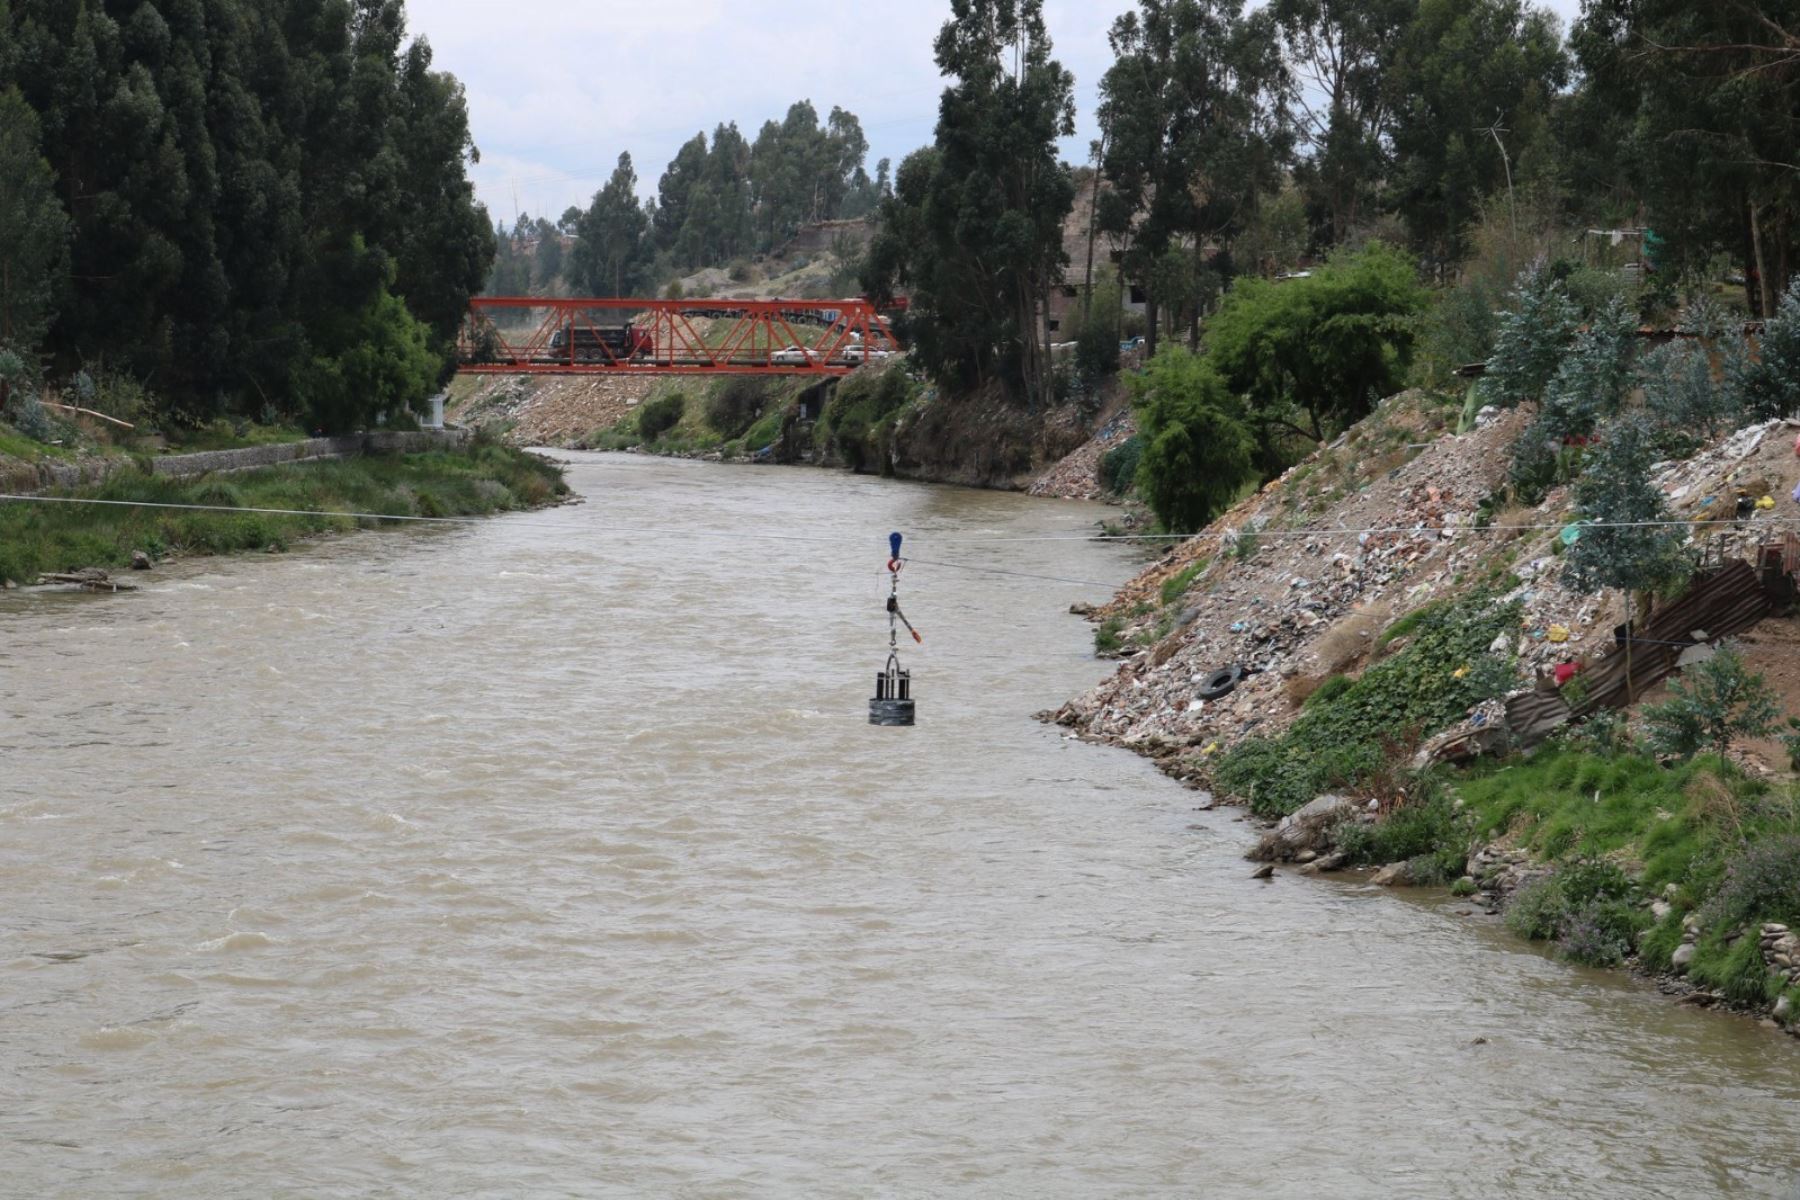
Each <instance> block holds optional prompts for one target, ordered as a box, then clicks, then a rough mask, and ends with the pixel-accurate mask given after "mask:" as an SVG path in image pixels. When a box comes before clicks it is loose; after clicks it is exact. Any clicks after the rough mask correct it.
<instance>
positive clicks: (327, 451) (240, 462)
mask: <svg viewBox="0 0 1800 1200" xmlns="http://www.w3.org/2000/svg"><path fill="white" fill-rule="evenodd" d="M468 440H469V434H468V432H467V431H465V430H460V429H445V430H419V431H417V432H378V433H358V434H352V435H351V436H349V437H337V438H309V439H307V440H306V441H304V442H287V443H284V444H282V445H279V446H246V447H244V448H243V449H241V450H207V451H203V452H201V453H198V454H165V455H162V456H160V457H157V458H153V459H150V460H149V463H150V473H151V474H153V475H158V476H161V477H163V478H165V479H189V478H192V477H193V476H195V475H207V474H213V473H225V472H231V471H254V470H256V469H257V468H258V467H277V466H280V465H282V464H283V463H294V462H308V461H310V460H313V459H320V458H355V457H356V456H357V455H359V454H423V453H426V452H428V451H431V450H454V449H457V448H459V447H461V446H463V445H464V444H466V443H467V442H468ZM137 468H138V464H137V461H136V460H133V459H129V458H107V459H95V460H91V461H89V462H84V463H69V464H63V463H55V464H52V463H40V464H37V465H36V466H34V467H22V468H19V469H18V470H15V471H13V472H10V473H9V474H8V477H7V478H5V479H0V487H4V488H5V489H6V490H8V491H24V492H33V491H42V490H45V489H48V488H72V487H86V486H91V485H93V484H96V483H101V482H103V481H105V480H106V479H107V478H109V477H110V476H112V475H114V474H117V473H118V472H120V471H135V470H137Z"/></svg>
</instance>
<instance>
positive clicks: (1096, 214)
mask: <svg viewBox="0 0 1800 1200" xmlns="http://www.w3.org/2000/svg"><path fill="white" fill-rule="evenodd" d="M1105 161H1106V135H1105V134H1102V135H1101V136H1100V145H1099V147H1098V150H1097V151H1096V153H1095V155H1094V196H1093V199H1092V200H1090V201H1089V203H1088V247H1087V275H1086V278H1085V279H1084V281H1083V284H1082V289H1081V323H1082V325H1083V326H1086V325H1087V322H1088V317H1089V316H1090V315H1091V313H1092V311H1093V304H1094V226H1095V224H1096V222H1098V221H1099V219H1100V164H1101V163H1102V162H1105Z"/></svg>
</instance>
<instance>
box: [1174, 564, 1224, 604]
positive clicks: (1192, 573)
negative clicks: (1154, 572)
mask: <svg viewBox="0 0 1800 1200" xmlns="http://www.w3.org/2000/svg"><path fill="white" fill-rule="evenodd" d="M1211 565H1212V559H1210V558H1197V559H1195V560H1194V561H1193V562H1191V563H1189V564H1188V565H1187V566H1185V567H1183V568H1182V569H1181V570H1180V571H1178V572H1176V573H1175V574H1173V575H1171V576H1169V578H1167V579H1165V580H1163V585H1162V602H1163V603H1164V604H1173V603H1175V602H1176V601H1177V600H1179V599H1181V598H1182V597H1183V596H1185V595H1187V590H1188V588H1190V587H1192V586H1193V585H1194V580H1196V579H1198V578H1200V573H1201V572H1202V571H1204V570H1206V568H1207V567H1209V566H1211Z"/></svg>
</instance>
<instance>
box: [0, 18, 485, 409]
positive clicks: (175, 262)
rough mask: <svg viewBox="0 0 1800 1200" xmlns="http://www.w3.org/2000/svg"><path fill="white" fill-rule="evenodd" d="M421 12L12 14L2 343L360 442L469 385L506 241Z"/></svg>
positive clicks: (61, 366) (177, 399)
mask: <svg viewBox="0 0 1800 1200" xmlns="http://www.w3.org/2000/svg"><path fill="white" fill-rule="evenodd" d="M475 159H476V150H475V147H474V145H473V143H472V142H471V140H470V134H469V122H468V113H467V109H466V105H465V102H464V96H463V89H462V87H461V85H460V84H459V83H458V82H457V81H456V80H455V79H454V78H453V77H452V76H450V75H448V74H445V73H444V72H441V71H437V70H434V69H433V68H432V56H431V48H430V46H429V45H428V44H427V43H426V42H425V41H424V40H423V39H417V40H413V41H410V42H409V41H408V40H407V37H406V14H405V5H404V0H86V2H83V3H72V2H69V0H0V343H3V344H4V346H5V347H7V348H10V349H9V355H10V357H11V358H12V359H16V360H18V361H20V362H23V363H24V364H26V370H27V372H28V373H35V372H36V371H39V370H42V369H44V368H48V370H50V371H51V372H53V373H56V374H59V375H63V376H69V375H74V374H75V373H77V372H80V373H83V375H84V376H85V377H87V378H89V379H90V380H92V379H98V380H100V381H102V383H103V384H104V382H105V381H107V380H111V379H126V380H130V381H133V383H134V384H135V385H136V386H139V387H143V388H148V389H150V390H152V391H153V392H154V393H156V394H157V395H158V396H159V397H160V398H161V403H162V404H164V405H165V406H166V408H167V415H170V416H173V417H176V418H178V419H183V418H185V419H193V420H205V419H209V418H212V417H216V416H220V415H243V416H257V415H266V416H270V417H271V418H280V419H296V418H302V419H305V420H306V421H308V422H309V423H312V424H315V425H318V426H321V427H324V428H328V429H342V428H348V427H352V426H355V425H358V424H361V423H363V422H366V421H368V420H370V419H371V418H372V417H373V415H374V414H376V413H378V412H382V411H388V412H399V411H404V410H405V409H406V407H407V406H408V405H410V404H413V403H416V402H417V401H418V400H420V399H422V398H423V397H424V396H425V395H426V394H427V392H428V391H429V390H430V389H431V388H432V387H434V386H436V384H437V383H438V382H439V381H440V380H441V378H442V377H443V376H445V375H446V374H447V372H448V370H449V369H450V365H451V362H452V359H451V355H450V349H451V345H452V341H453V338H454V336H455V332H456V329H457V325H458V323H459V321H460V320H461V318H462V315H463V313H464V311H465V309H466V307H467V303H468V298H469V296H470V295H471V294H473V292H474V291H475V290H476V288H477V287H479V285H480V283H481V281H482V279H483V278H484V277H485V275H486V273H487V270H488V267H489V264H490V263H491V261H492V259H493V255H494V249H495V243H494V233H493V230H492V228H491V226H490V225H489V222H488V217H487V214H486V212H485V211H484V210H483V209H482V207H481V206H480V205H479V204H477V203H476V201H475V198H474V192H473V189H472V187H471V185H470V183H469V180H468V176H467V167H468V165H469V164H470V163H471V162H473V161H475Z"/></svg>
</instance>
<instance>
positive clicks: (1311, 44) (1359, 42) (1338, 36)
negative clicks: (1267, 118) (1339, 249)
mask: <svg viewBox="0 0 1800 1200" xmlns="http://www.w3.org/2000/svg"><path fill="white" fill-rule="evenodd" d="M1418 9H1419V0H1272V3H1271V4H1270V5H1269V10H1270V12H1272V13H1273V14H1274V16H1275V20H1276V21H1277V22H1278V23H1279V25H1280V27H1281V38H1282V43H1283V46H1284V49H1285V51H1286V54H1287V61H1288V69H1289V71H1290V73H1291V79H1290V83H1291V87H1292V91H1291V93H1290V95H1291V100H1292V105H1293V111H1294V114H1295V118H1296V126H1297V132H1298V134H1299V136H1300V139H1301V140H1302V142H1303V143H1304V144H1305V147H1306V150H1307V155H1306V158H1305V159H1304V161H1302V162H1301V163H1300V164H1299V167H1298V169H1297V171H1296V174H1298V176H1299V178H1300V180H1301V183H1302V186H1303V187H1304V189H1305V191H1306V194H1307V197H1308V199H1309V201H1310V202H1311V205H1312V207H1313V208H1314V209H1315V210H1316V211H1319V212H1322V213H1323V214H1324V215H1325V217H1326V221H1327V228H1328V233H1329V240H1330V241H1332V242H1340V241H1342V240H1343V239H1344V237H1345V236H1346V235H1347V234H1348V233H1349V232H1350V230H1351V229H1352V228H1353V227H1354V226H1355V225H1356V224H1357V223H1358V222H1359V221H1360V220H1362V219H1363V218H1364V217H1366V216H1367V215H1369V213H1370V212H1371V211H1372V210H1373V208H1374V207H1375V204H1376V202H1377V197H1378V189H1379V188H1380V185H1381V181H1382V179H1383V178H1384V177H1385V176H1386V174H1387V170H1388V167H1389V165H1390V161H1391V156H1390V153H1389V146H1388V143H1387V138H1388V135H1389V133H1390V125H1391V118H1392V114H1393V108H1394V100H1395V96H1394V93H1393V90H1392V88H1391V87H1390V86H1389V85H1388V79H1387V72H1388V70H1389V69H1390V68H1391V67H1392V65H1393V61H1394V56H1395V53H1396V51H1397V49H1398V47H1399V45H1400V41H1401V36H1402V35H1403V34H1404V32H1405V30H1406V27H1407V24H1408V23H1409V22H1410V21H1411V20H1412V19H1413V17H1414V16H1415V15H1416V14H1417V13H1418Z"/></svg>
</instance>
